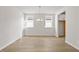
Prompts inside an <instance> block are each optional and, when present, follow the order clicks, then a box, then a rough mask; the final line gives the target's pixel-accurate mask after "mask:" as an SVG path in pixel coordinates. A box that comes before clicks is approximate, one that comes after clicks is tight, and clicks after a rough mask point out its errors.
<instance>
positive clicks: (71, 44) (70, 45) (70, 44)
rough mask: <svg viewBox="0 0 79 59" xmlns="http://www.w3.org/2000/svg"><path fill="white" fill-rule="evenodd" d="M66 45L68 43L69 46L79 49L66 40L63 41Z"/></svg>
mask: <svg viewBox="0 0 79 59" xmlns="http://www.w3.org/2000/svg"><path fill="white" fill-rule="evenodd" d="M65 42H66V43H67V44H68V45H70V46H72V47H73V48H75V49H77V50H78V51H79V48H78V47H76V46H75V45H73V44H71V43H70V42H68V41H65Z"/></svg>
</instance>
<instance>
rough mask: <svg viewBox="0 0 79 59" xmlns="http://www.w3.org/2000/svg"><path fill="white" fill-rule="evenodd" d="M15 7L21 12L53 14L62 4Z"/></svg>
mask: <svg viewBox="0 0 79 59" xmlns="http://www.w3.org/2000/svg"><path fill="white" fill-rule="evenodd" d="M17 8H18V9H19V10H20V11H22V12H23V13H39V10H40V13H48V14H55V13H56V12H57V11H59V10H60V9H62V8H63V6H40V8H39V6H17Z"/></svg>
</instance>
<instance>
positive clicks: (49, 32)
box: [24, 14, 55, 36]
mask: <svg viewBox="0 0 79 59" xmlns="http://www.w3.org/2000/svg"><path fill="white" fill-rule="evenodd" d="M45 15H46V14H45ZM45 15H41V16H42V19H43V20H45V19H44V16H45ZM47 15H48V14H47ZM37 18H38V17H37V16H35V17H34V19H33V20H34V27H33V28H26V29H25V30H24V35H32V36H34V35H35V36H38V35H39V36H42V35H44V36H55V15H54V14H53V15H52V20H53V21H52V23H53V24H52V26H53V27H52V28H45V21H41V22H38V21H36V19H37Z"/></svg>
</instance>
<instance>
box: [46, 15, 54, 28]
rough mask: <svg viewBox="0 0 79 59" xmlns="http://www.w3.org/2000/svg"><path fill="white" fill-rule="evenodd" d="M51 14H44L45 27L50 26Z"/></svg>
mask: <svg viewBox="0 0 79 59" xmlns="http://www.w3.org/2000/svg"><path fill="white" fill-rule="evenodd" d="M52 18H53V17H52V16H49V15H48V16H45V28H52V26H53V25H52Z"/></svg>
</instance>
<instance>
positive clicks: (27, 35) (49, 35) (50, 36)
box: [24, 35, 56, 37]
mask: <svg viewBox="0 0 79 59" xmlns="http://www.w3.org/2000/svg"><path fill="white" fill-rule="evenodd" d="M24 36H26V37H56V36H50V35H24Z"/></svg>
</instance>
